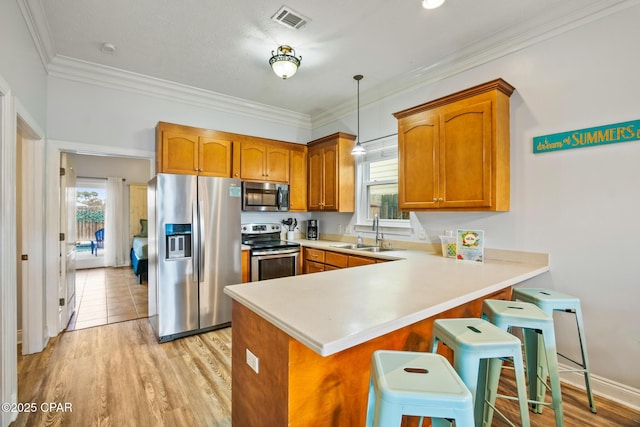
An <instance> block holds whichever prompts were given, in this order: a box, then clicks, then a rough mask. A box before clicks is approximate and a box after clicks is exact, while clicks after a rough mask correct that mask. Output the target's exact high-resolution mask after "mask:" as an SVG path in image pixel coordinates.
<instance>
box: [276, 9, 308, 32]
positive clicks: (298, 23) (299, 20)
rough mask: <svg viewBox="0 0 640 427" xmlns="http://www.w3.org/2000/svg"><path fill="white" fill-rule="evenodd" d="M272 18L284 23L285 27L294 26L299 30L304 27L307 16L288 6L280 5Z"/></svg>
mask: <svg viewBox="0 0 640 427" xmlns="http://www.w3.org/2000/svg"><path fill="white" fill-rule="evenodd" d="M271 19H272V20H274V21H276V22H278V23H280V24H282V25H284V26H285V27H289V28H294V29H296V30H299V29H300V28H302V27H304V26H305V25H306V24H307V22H309V21H310V19H309V18H306V17H304V16H302V14H300V13H298V12H296V11H295V10H293V9H291V8H290V7H289V6H282V7H281V8H280V9H279V10H278V11H277V12H276V13H275V14H274V15H273V16H272V17H271Z"/></svg>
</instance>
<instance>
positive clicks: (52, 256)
mask: <svg viewBox="0 0 640 427" xmlns="http://www.w3.org/2000/svg"><path fill="white" fill-rule="evenodd" d="M46 150H47V155H46V163H47V164H46V187H45V193H46V195H47V196H46V201H45V206H46V212H47V217H46V226H45V229H46V235H45V254H46V255H45V280H46V284H45V288H46V295H45V306H46V310H45V312H46V324H47V330H48V336H49V337H55V336H56V335H58V334H59V333H60V332H61V331H62V330H63V329H64V328H65V327H66V326H67V325H61V324H60V321H59V316H58V302H59V298H60V295H59V294H58V280H59V274H58V266H59V264H58V262H59V241H58V236H59V233H60V196H59V194H60V176H59V173H60V172H59V171H60V153H62V152H67V153H76V154H86V155H95V156H111V157H131V158H137V159H143V160H149V170H150V175H151V176H154V175H155V158H156V153H155V151H147V150H139V149H135V148H125V147H113V146H105V145H95V144H87V143H81V142H69V141H62V140H52V139H48V140H47V148H46Z"/></svg>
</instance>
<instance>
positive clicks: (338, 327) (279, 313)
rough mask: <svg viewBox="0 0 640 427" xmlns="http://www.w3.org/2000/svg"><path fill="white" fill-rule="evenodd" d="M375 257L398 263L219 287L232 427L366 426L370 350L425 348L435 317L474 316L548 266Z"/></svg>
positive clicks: (508, 259) (413, 254)
mask: <svg viewBox="0 0 640 427" xmlns="http://www.w3.org/2000/svg"><path fill="white" fill-rule="evenodd" d="M313 245H315V247H317V248H322V247H323V245H324V247H325V248H326V249H330V250H332V251H334V250H335V251H341V249H336V248H335V247H330V245H329V244H325V243H324V242H320V241H319V242H315V243H313ZM342 251H344V252H345V253H351V254H353V253H360V254H361V253H362V252H358V251H357V250H356V251H354V250H348V249H344V250H342ZM378 256H380V257H381V258H385V259H393V258H395V259H397V261H393V262H386V263H381V264H373V265H367V266H362V267H354V268H349V269H342V270H335V271H328V272H323V273H315V274H307V275H301V276H294V277H287V278H282V279H273V280H267V281H262V282H255V283H251V284H245V285H234V286H228V287H227V288H226V289H225V293H226V294H227V295H229V296H230V297H231V298H232V299H233V318H232V326H233V344H232V377H233V378H232V421H233V424H234V425H242V426H259V425H269V426H308V425H314V426H342V425H364V419H365V412H366V402H367V391H368V381H369V366H370V360H371V354H372V353H373V351H374V350H377V349H396V350H413V351H428V345H429V340H430V336H431V325H432V322H433V320H434V319H435V318H439V317H478V316H479V315H480V310H481V306H482V301H483V300H484V299H485V298H501V299H508V298H510V296H511V287H512V286H513V285H515V284H518V283H520V282H523V281H525V280H527V279H529V278H532V277H535V276H538V275H540V274H543V273H544V272H546V271H548V270H549V265H548V256H547V255H546V254H539V253H524V252H512V251H498V250H490V249H487V251H486V262H485V263H482V264H480V263H466V262H459V261H456V260H454V259H451V258H444V257H442V256H439V255H433V254H427V253H426V252H421V251H409V250H407V251H390V252H383V253H380V254H379V255H378ZM252 355H255V358H257V361H254V360H253V357H254V356H252ZM248 362H250V363H251V364H252V365H253V367H251V366H250V365H249V363H248ZM254 368H255V369H254ZM256 371H257V372H256Z"/></svg>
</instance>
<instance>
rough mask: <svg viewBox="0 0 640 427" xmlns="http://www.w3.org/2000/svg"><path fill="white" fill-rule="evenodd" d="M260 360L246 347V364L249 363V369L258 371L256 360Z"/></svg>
mask: <svg viewBox="0 0 640 427" xmlns="http://www.w3.org/2000/svg"><path fill="white" fill-rule="evenodd" d="M259 361H260V360H259V359H258V356H256V355H255V354H253V353H251V351H250V350H249V349H247V365H249V366H250V367H251V369H253V370H254V371H255V373H256V374H257V373H258V362H259Z"/></svg>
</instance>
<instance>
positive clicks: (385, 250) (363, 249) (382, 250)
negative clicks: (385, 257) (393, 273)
mask: <svg viewBox="0 0 640 427" xmlns="http://www.w3.org/2000/svg"><path fill="white" fill-rule="evenodd" d="M358 250H361V251H367V252H389V251H402V250H404V249H401V248H380V247H377V246H370V247H368V248H358Z"/></svg>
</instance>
